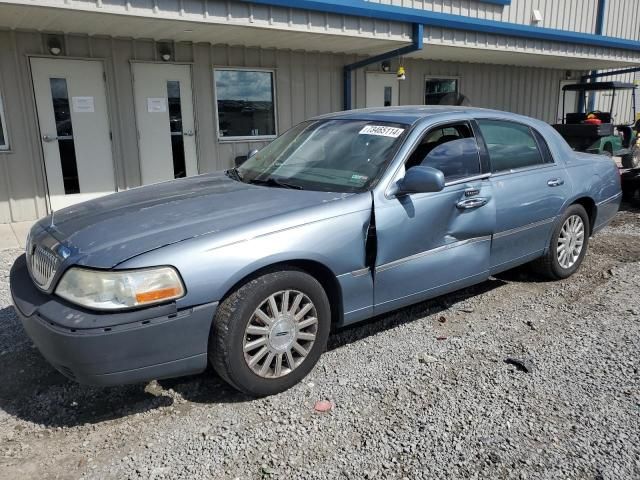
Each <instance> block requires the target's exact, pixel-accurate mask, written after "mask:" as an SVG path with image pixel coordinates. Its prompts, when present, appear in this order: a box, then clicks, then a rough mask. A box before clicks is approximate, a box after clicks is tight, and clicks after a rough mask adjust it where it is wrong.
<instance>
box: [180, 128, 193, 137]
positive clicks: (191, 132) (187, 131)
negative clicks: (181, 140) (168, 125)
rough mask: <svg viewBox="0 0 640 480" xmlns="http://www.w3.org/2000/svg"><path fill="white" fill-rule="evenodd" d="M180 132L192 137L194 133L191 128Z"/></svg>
mask: <svg viewBox="0 0 640 480" xmlns="http://www.w3.org/2000/svg"><path fill="white" fill-rule="evenodd" d="M182 134H183V135H184V136H185V137H193V136H194V135H195V132H194V131H193V130H186V131H184V132H182Z"/></svg>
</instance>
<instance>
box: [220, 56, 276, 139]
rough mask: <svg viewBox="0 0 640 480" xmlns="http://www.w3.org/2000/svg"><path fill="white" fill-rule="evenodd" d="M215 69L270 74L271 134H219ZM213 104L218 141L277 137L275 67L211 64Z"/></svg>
mask: <svg viewBox="0 0 640 480" xmlns="http://www.w3.org/2000/svg"><path fill="white" fill-rule="evenodd" d="M216 71H232V72H234V71H245V72H266V73H270V74H271V94H272V96H273V98H272V100H273V126H274V130H275V133H274V134H273V135H244V136H224V135H220V115H219V112H218V89H217V88H216ZM212 72H213V106H214V112H215V118H214V120H215V123H216V139H217V141H218V143H254V142H265V141H267V142H270V141H271V140H274V139H275V138H278V135H279V133H278V131H279V129H278V102H277V98H278V94H277V87H276V85H277V83H278V82H277V79H276V75H277V70H276V69H275V68H260V67H255V68H254V67H233V66H215V65H214V66H213V69H212Z"/></svg>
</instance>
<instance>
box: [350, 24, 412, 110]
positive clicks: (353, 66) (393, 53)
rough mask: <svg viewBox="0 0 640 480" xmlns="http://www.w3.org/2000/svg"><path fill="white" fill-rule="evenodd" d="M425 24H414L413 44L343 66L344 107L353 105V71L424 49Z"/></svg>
mask: <svg viewBox="0 0 640 480" xmlns="http://www.w3.org/2000/svg"><path fill="white" fill-rule="evenodd" d="M423 37H424V25H422V24H421V23H414V24H413V43H412V44H411V45H407V46H406V47H402V48H398V49H396V50H392V51H390V52H387V53H382V54H380V55H376V56H375V57H369V58H365V59H364V60H360V61H359V62H355V63H351V64H349V65H345V66H344V68H343V82H344V93H343V104H342V106H343V109H344V110H351V107H352V99H351V79H352V76H353V75H352V72H353V71H354V70H357V69H359V68H362V67H366V66H367V65H371V64H373V63H378V62H382V61H384V60H389V59H391V58H394V57H400V56H402V55H407V54H409V53H411V52H415V51H418V50H422V47H423V45H424V39H423Z"/></svg>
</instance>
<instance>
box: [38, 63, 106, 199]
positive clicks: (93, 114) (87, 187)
mask: <svg viewBox="0 0 640 480" xmlns="http://www.w3.org/2000/svg"><path fill="white" fill-rule="evenodd" d="M30 61H31V74H32V76H33V89H34V93H35V98H36V108H37V110H38V122H39V124H40V135H41V140H42V150H43V153H44V164H45V170H46V173H47V186H48V190H49V199H50V202H51V208H52V209H53V210H54V211H55V210H58V209H60V208H64V207H67V206H69V205H73V204H75V203H78V202H84V201H85V200H90V199H92V198H96V197H99V196H101V195H106V194H108V193H113V192H114V191H115V179H114V177H115V175H114V170H113V158H112V154H111V132H110V128H109V115H108V112H107V95H106V90H105V81H104V69H103V65H102V62H100V61H92V60H67V59H62V58H55V59H54V58H31V60H30Z"/></svg>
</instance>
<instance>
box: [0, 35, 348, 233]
mask: <svg viewBox="0 0 640 480" xmlns="http://www.w3.org/2000/svg"><path fill="white" fill-rule="evenodd" d="M64 48H65V52H66V54H67V55H68V56H71V57H80V58H96V59H98V58H99V59H103V60H104V66H105V73H106V75H107V97H108V103H109V114H110V121H111V129H112V133H113V144H112V145H113V148H112V150H113V157H114V166H115V168H116V174H117V175H116V178H117V185H118V188H119V189H126V188H131V187H135V186H138V185H140V162H139V156H138V143H137V142H138V140H137V134H136V126H135V125H136V123H135V112H134V109H133V108H131V105H133V80H132V77H131V64H130V62H131V61H134V60H139V61H158V60H159V58H158V54H157V51H158V49H157V48H156V42H154V41H151V40H131V39H114V38H104V37H88V36H84V35H67V36H65V37H64ZM173 50H174V57H175V61H177V62H193V65H192V71H193V87H194V104H195V116H196V123H197V131H198V136H197V145H198V159H199V170H200V172H201V173H204V172H209V171H214V170H219V169H222V168H227V167H229V166H230V165H231V164H232V162H233V159H234V158H235V157H236V156H237V155H244V154H246V153H247V151H249V150H250V149H252V148H256V147H260V146H263V145H264V144H265V143H264V142H261V143H260V142H258V143H256V142H253V143H249V142H230V143H220V142H218V141H217V140H216V124H215V118H214V115H215V113H214V111H215V110H214V104H213V66H234V67H243V66H248V67H264V68H274V69H275V70H276V90H277V112H278V129H279V131H280V132H283V131H284V130H286V129H288V128H289V127H291V126H292V125H293V124H295V123H298V122H301V121H302V120H304V119H305V118H308V117H311V116H314V115H319V114H322V113H328V112H331V111H336V110H340V109H341V105H342V66H343V65H345V64H347V63H350V62H353V61H355V60H356V57H354V56H342V55H332V54H322V53H309V52H294V51H289V50H273V49H257V48H244V47H231V46H220V45H210V44H204V43H199V44H191V43H175V44H173ZM46 51H47V49H46V40H45V38H44V36H43V35H40V34H39V33H33V32H15V31H0V93H1V94H2V96H3V100H4V104H5V114H6V121H7V126H8V131H9V141H10V142H11V151H10V152H4V153H2V152H0V223H6V222H15V221H22V220H32V219H36V218H38V217H41V216H44V215H45V214H46V201H45V180H44V172H43V166H42V150H41V145H40V140H39V137H38V126H37V119H36V112H35V104H34V101H33V91H32V86H31V85H32V83H31V78H30V73H29V65H28V57H27V55H45V54H46Z"/></svg>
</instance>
